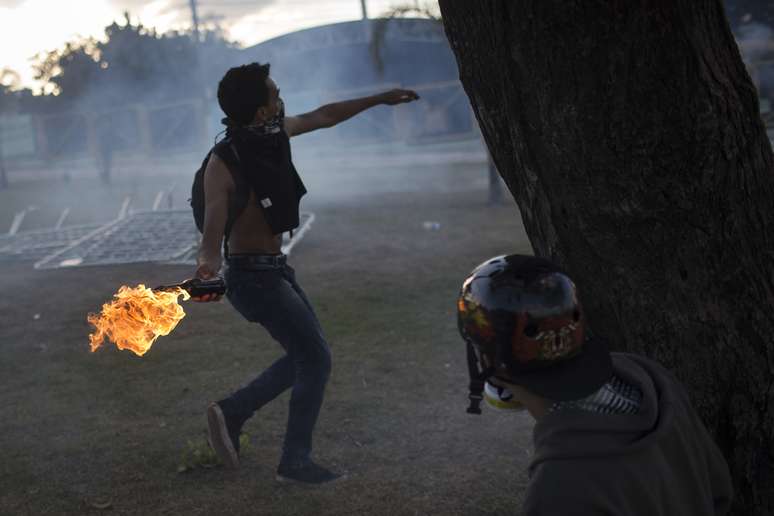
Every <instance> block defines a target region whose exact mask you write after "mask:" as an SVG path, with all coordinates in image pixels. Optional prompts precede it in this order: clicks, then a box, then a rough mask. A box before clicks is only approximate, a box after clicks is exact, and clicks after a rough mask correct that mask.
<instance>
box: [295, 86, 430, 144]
mask: <svg viewBox="0 0 774 516" xmlns="http://www.w3.org/2000/svg"><path fill="white" fill-rule="evenodd" d="M417 99H419V95H417V93H416V92H415V91H412V90H401V89H396V90H390V91H386V92H384V93H380V94H378V95H372V96H370V97H362V98H359V99H352V100H344V101H342V102H334V103H333V104H326V105H324V106H321V107H319V108H317V109H315V110H314V111H310V112H309V113H304V114H303V115H298V116H288V117H285V131H286V132H287V133H288V136H298V135H299V134H304V133H308V132H309V131H314V130H315V129H322V128H324V127H333V126H334V125H336V124H338V123H340V122H343V121H344V120H347V119H349V118H352V117H353V116H355V115H357V114H358V113H360V112H362V111H365V110H366V109H370V108H372V107H374V106H378V105H380V104H385V105H387V106H394V105H395V104H403V103H406V102H412V101H414V100H417Z"/></svg>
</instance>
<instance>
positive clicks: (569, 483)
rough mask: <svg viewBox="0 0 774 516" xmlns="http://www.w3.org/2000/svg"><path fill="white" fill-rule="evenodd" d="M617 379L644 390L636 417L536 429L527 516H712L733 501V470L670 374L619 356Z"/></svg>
mask: <svg viewBox="0 0 774 516" xmlns="http://www.w3.org/2000/svg"><path fill="white" fill-rule="evenodd" d="M612 357H613V369H614V371H615V374H616V375H617V376H618V377H620V378H622V379H623V380H625V381H626V382H628V383H630V384H633V385H636V386H637V387H639V388H640V389H641V390H642V393H643V397H642V401H641V404H640V408H639V411H638V412H637V413H636V414H598V413H592V412H587V411H581V410H576V409H565V410H557V411H555V412H549V413H548V414H546V415H545V416H544V417H543V418H542V419H541V420H540V421H539V422H538V423H537V424H536V425H535V429H534V435H533V438H534V442H535V454H534V458H533V460H532V462H531V464H530V466H529V474H530V484H529V487H528V488H527V494H526V498H525V502H524V512H525V514H526V515H527V516H592V515H594V516H602V515H606V516H640V515H642V516H713V515H723V514H726V512H727V511H728V509H729V507H730V505H731V500H732V496H733V488H732V484H731V477H730V475H729V471H728V465H727V464H726V461H725V459H724V458H723V456H722V455H721V453H720V450H719V449H718V447H717V446H716V445H715V443H714V441H713V440H712V438H711V437H710V435H709V433H708V432H707V429H706V428H705V427H704V425H703V423H702V422H701V420H700V419H699V417H698V415H697V414H696V412H695V411H694V409H693V407H692V406H691V403H690V400H689V399H688V394H687V393H686V391H685V389H684V388H683V386H682V385H681V384H680V383H679V382H678V381H677V379H676V378H675V377H674V376H673V375H672V374H671V373H670V372H669V371H667V370H666V369H665V368H664V367H662V366H661V365H659V364H658V363H656V362H654V361H652V360H649V359H647V358H644V357H641V356H638V355H632V354H628V353H613V354H612Z"/></svg>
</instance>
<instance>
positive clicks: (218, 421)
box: [207, 403, 240, 469]
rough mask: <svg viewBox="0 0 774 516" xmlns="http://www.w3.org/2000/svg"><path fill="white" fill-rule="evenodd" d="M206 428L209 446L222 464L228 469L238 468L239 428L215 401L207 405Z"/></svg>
mask: <svg viewBox="0 0 774 516" xmlns="http://www.w3.org/2000/svg"><path fill="white" fill-rule="evenodd" d="M207 430H208V437H209V439H208V440H209V441H210V446H211V447H212V449H213V450H215V454H216V455H217V456H218V458H219V459H220V460H221V462H223V465H224V466H226V467H227V468H229V469H235V468H238V467H239V434H240V428H239V426H238V425H236V424H235V423H234V422H233V421H229V420H228V419H227V418H226V416H225V415H224V414H223V410H222V409H221V408H220V405H218V404H217V403H210V406H209V407H207Z"/></svg>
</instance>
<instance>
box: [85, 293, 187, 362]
mask: <svg viewBox="0 0 774 516" xmlns="http://www.w3.org/2000/svg"><path fill="white" fill-rule="evenodd" d="M180 295H182V296H183V300H184V301H185V300H187V299H189V298H190V297H191V296H190V295H188V292H186V291H185V290H183V289H181V288H178V289H177V290H175V291H171V292H157V291H154V290H151V289H149V288H147V287H146V286H145V285H142V284H140V285H137V286H136V287H134V288H131V287H127V286H126V285H124V286H122V287H121V288H119V289H118V292H117V293H116V294H115V295H114V296H113V297H114V298H115V299H113V301H111V302H110V303H105V304H104V305H102V313H100V314H89V316H88V321H89V323H91V324H92V325H94V327H95V328H96V330H97V331H96V332H95V333H91V334H89V341H90V343H91V351H92V352H94V351H97V348H99V347H100V346H101V345H102V342H103V340H104V339H105V338H107V339H108V340H110V341H112V342H113V343H115V345H116V346H117V347H118V349H128V350H131V351H133V352H134V353H135V354H136V355H138V356H143V355H144V354H145V353H146V352H147V351H148V350H149V349H150V347H151V346H152V345H153V343H154V342H155V341H156V339H157V338H159V336H161V335H169V333H170V332H171V331H172V330H174V329H175V326H177V323H179V322H180V320H181V319H182V318H183V317H185V311H183V307H182V306H180V304H179V303H178V302H177V298H178V297H180Z"/></svg>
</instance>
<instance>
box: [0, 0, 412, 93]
mask: <svg viewBox="0 0 774 516" xmlns="http://www.w3.org/2000/svg"><path fill="white" fill-rule="evenodd" d="M414 1H415V0H367V8H368V15H369V16H371V17H374V16H378V15H379V14H382V13H384V12H385V11H387V10H388V9H389V8H390V7H392V6H395V5H406V4H409V5H412V4H413V3H414ZM197 4H198V14H199V18H200V20H201V21H203V22H208V21H217V22H218V23H219V24H220V25H221V26H222V27H223V28H224V29H225V30H226V33H227V36H228V37H229V38H230V39H233V40H237V41H239V42H240V43H242V44H244V45H246V46H250V45H254V44H256V43H260V42H261V41H265V40H267V39H271V38H273V37H275V36H279V35H282V34H286V33H288V32H293V31H295V30H299V29H303V28H308V27H314V26H317V25H325V24H328V23H335V22H339V21H348V20H357V19H360V18H361V16H362V9H361V3H360V0H197ZM124 11H129V13H130V15H131V18H132V21H133V22H137V21H140V22H142V24H143V25H146V26H151V27H155V28H156V29H157V30H158V31H159V32H166V31H167V30H172V29H181V28H188V27H190V26H191V10H190V7H189V1H188V0H77V1H72V2H70V1H64V0H0V69H3V68H10V69H12V70H14V71H16V72H17V73H18V74H19V75H20V77H21V85H22V86H25V87H32V88H33V89H37V87H38V86H39V85H37V84H36V83H35V81H34V71H33V69H32V64H31V59H32V58H33V57H34V56H35V55H36V54H37V53H39V52H45V51H49V50H53V49H56V48H60V47H62V46H64V44H65V43H66V42H67V41H70V40H73V39H76V38H78V37H79V36H82V37H88V36H93V37H96V38H97V39H102V38H103V37H104V27H105V26H107V25H110V23H111V22H112V21H114V20H123V12H124Z"/></svg>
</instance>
